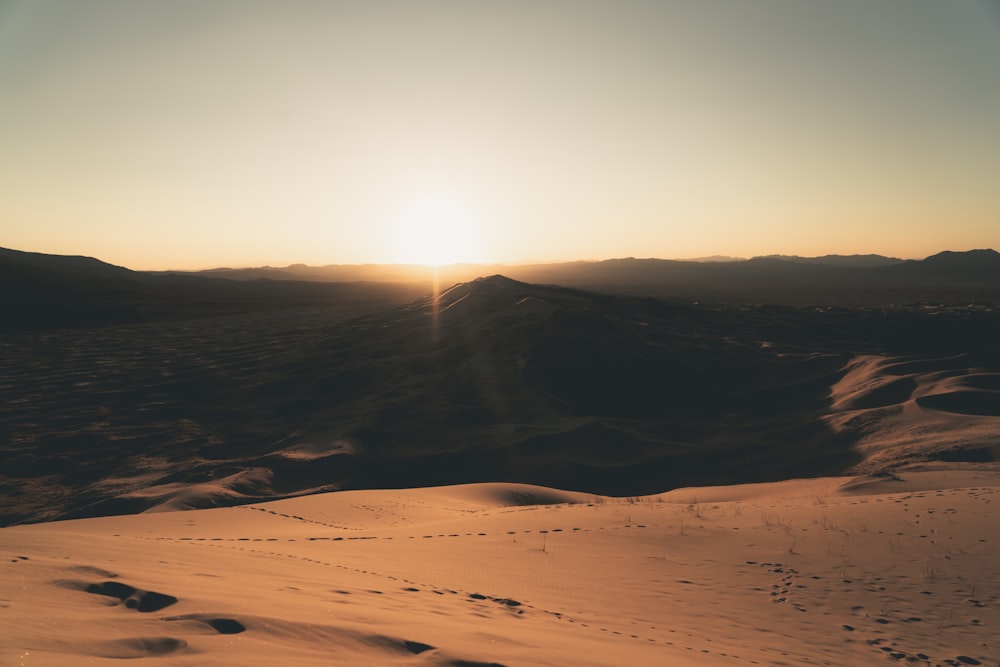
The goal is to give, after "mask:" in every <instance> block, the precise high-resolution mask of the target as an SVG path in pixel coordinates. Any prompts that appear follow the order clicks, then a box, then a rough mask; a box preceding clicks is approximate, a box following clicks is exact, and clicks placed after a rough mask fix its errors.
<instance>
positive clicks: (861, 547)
mask: <svg viewBox="0 0 1000 667" xmlns="http://www.w3.org/2000/svg"><path fill="white" fill-rule="evenodd" d="M998 489H1000V473H998V472H997V471H996V470H990V469H983V468H982V467H977V468H970V467H968V466H967V467H966V468H963V469H959V470H945V469H927V470H923V471H910V472H903V473H900V474H899V475H898V476H897V477H895V478H893V477H887V476H883V477H871V478H826V479H820V480H806V481H790V482H782V483H776V484H757V485H748V486H742V487H713V488H701V489H680V490H676V491H672V492H670V493H666V494H662V495H659V496H646V497H638V498H630V499H611V498H605V497H599V496H592V495H590V494H581V493H571V492H563V491H556V490H552V489H546V488H542V487H533V486H524V485H511V484H482V485H470V486H458V487H441V488H433V489H417V490H403V491H357V492H343V493H336V494H325V495H316V496H311V497H306V498H296V499H290V500H284V501H277V502H271V503H266V504H260V505H251V506H243V507H234V508H227V509H213V510H200V511H189V512H166V513H154V514H143V515H137V516H124V517H108V518H97V519H85V520H78V521H66V522H57V523H50V524H42V525H35V526H18V527H11V528H5V529H2V530H0V556H2V563H0V570H2V571H0V664H4V665H8V664H10V665H67V664H95V665H112V664H120V659H122V658H135V659H143V658H160V661H159V664H171V665H204V664H211V665H240V666H245V665H273V664H279V663H280V664H289V665H292V664H294V665H310V664H313V665H358V664H370V665H375V664H378V665H452V666H459V665H464V666H474V665H493V664H499V665H508V666H512V665H552V666H556V665H559V666H561V665H567V664H573V665H592V666H597V665H653V664H663V665H667V664H669V665H707V664H711V665H751V664H757V665H781V664H784V665H803V664H816V665H881V664H892V662H893V661H897V660H898V661H906V664H922V665H961V664H969V665H975V664H989V665H993V664H995V662H996V660H997V659H1000V647H998V645H997V642H996V640H995V637H996V636H997V634H996V628H997V627H998V624H1000V569H998V568H997V567H996V566H997V563H1000V549H998V540H1000V538H998V537H997V536H998V535H1000V518H998V514H997V511H996V505H995V503H996V502H997V501H998V499H1000V495H998Z"/></svg>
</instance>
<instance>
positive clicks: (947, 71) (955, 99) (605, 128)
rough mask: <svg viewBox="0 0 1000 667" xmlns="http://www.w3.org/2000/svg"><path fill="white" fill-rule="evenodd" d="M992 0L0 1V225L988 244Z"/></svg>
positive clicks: (389, 251) (284, 248)
mask: <svg viewBox="0 0 1000 667" xmlns="http://www.w3.org/2000/svg"><path fill="white" fill-rule="evenodd" d="M998 184H1000V0H993V1H986V0H955V1H952V2H942V1H940V0H830V1H827V2H823V1H820V0H689V1H682V0H674V1H671V0H658V1H649V2H643V1H634V0H615V1H607V2H594V1H590V0H559V1H555V0H502V1H497V2H489V1H486V0H483V1H476V0H454V1H447V0H427V1H423V2H419V1H416V0H400V1H388V0H387V1H378V0H370V1H365V2H361V1H359V2H336V1H333V0H331V1H322V2H320V1H316V2H306V1H300V0H285V1H282V2H277V1H274V2H271V1H267V2H264V1H258V0H233V1H223V0H171V1H169V2H168V1H166V0H164V1H162V2H157V1H153V0H88V1H87V2H80V1H79V0H62V1H60V0H14V1H11V0H0V246H3V247H8V248H15V249H19V250H28V251H34V252H46V253H56V254H73V255H89V256H95V257H99V258H101V259H103V260H105V261H109V262H112V263H115V264H120V265H124V266H128V267H130V268H135V269H167V268H174V269H196V268H207V267H214V266H256V265H264V264H269V265H272V266H281V265H286V264H290V263H296V262H303V263H307V264H334V263H341V264H350V263H393V262H431V263H433V262H438V263H442V262H452V261H467V262H498V263H517V262H530V261H561V260H577V259H605V258H611V257H629V256H634V257H666V258H677V257H702V256H708V255H717V254H718V255H729V256H737V257H750V256H754V255H762V254H772V253H781V254H798V255H806V256H816V255H823V254H832V253H836V254H855V253H880V254H885V255H891V256H896V257H916V258H918V257H925V256H927V255H930V254H933V253H935V252H938V251H940V250H945V249H950V250H968V249H972V248H982V247H994V248H998V249H1000V194H998V193H1000V186H998Z"/></svg>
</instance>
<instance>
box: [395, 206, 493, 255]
mask: <svg viewBox="0 0 1000 667" xmlns="http://www.w3.org/2000/svg"><path fill="white" fill-rule="evenodd" d="M474 226H475V223H474V220H473V216H472V215H471V214H470V212H469V209H468V207H466V206H465V204H464V203H463V202H462V201H460V200H459V199H456V198H451V197H440V196H436V197H429V196H428V197H422V198H419V199H417V200H414V201H412V202H410V203H409V204H407V205H406V206H404V207H403V208H402V209H401V210H400V212H399V214H398V215H397V219H396V222H395V227H396V230H395V240H396V244H397V256H398V257H399V259H400V261H402V262H404V263H407V264H424V265H428V266H442V265H446V264H454V263H458V262H468V261H472V260H473V259H474V257H473V256H474V255H475V254H476V250H477V248H476V247H475V246H476V240H477V239H476V238H475V237H476V234H475V228H474Z"/></svg>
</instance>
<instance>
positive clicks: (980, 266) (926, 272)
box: [887, 249, 1000, 285]
mask: <svg viewBox="0 0 1000 667" xmlns="http://www.w3.org/2000/svg"><path fill="white" fill-rule="evenodd" d="M887 275H893V276H897V277H905V278H909V279H917V280H921V281H928V282H929V281H947V282H949V283H952V284H970V285H997V284H1000V253H998V252H997V251H995V250H990V249H984V250H969V251H968V252H951V251H947V250H946V251H944V252H940V253H938V254H936V255H931V256H930V257H928V258H926V259H923V260H919V261H909V262H905V263H904V264H901V265H899V266H895V267H893V271H892V273H889V272H887Z"/></svg>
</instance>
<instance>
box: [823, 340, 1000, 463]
mask: <svg viewBox="0 0 1000 667" xmlns="http://www.w3.org/2000/svg"><path fill="white" fill-rule="evenodd" d="M830 393H831V408H830V412H831V414H830V415H828V416H827V417H826V418H825V419H826V421H827V423H828V424H830V425H831V427H832V428H833V429H834V430H835V431H837V432H840V433H843V434H845V435H850V436H851V437H853V438H855V439H856V445H855V446H856V448H857V450H858V452H859V453H861V454H862V457H863V461H862V462H861V463H859V464H858V465H856V466H855V467H854V470H855V471H857V472H871V471H875V470H889V469H892V468H893V467H894V466H897V465H900V464H905V463H909V462H912V461H916V460H927V459H945V460H948V459H951V460H966V461H977V460H978V461H993V460H996V459H997V458H998V455H1000V443H998V441H997V438H996V434H997V432H998V429H1000V373H998V372H996V370H995V367H993V366H991V367H990V368H983V367H980V366H978V365H977V363H976V360H975V359H973V358H970V357H968V356H967V355H964V354H959V355H953V356H948V357H941V358H923V357H892V356H886V355H859V356H857V357H855V358H854V359H853V360H852V361H851V362H850V363H849V364H848V365H847V366H846V368H845V372H844V374H843V376H842V377H841V379H840V380H839V381H838V382H837V383H836V384H834V385H833V387H831V390H830Z"/></svg>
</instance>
